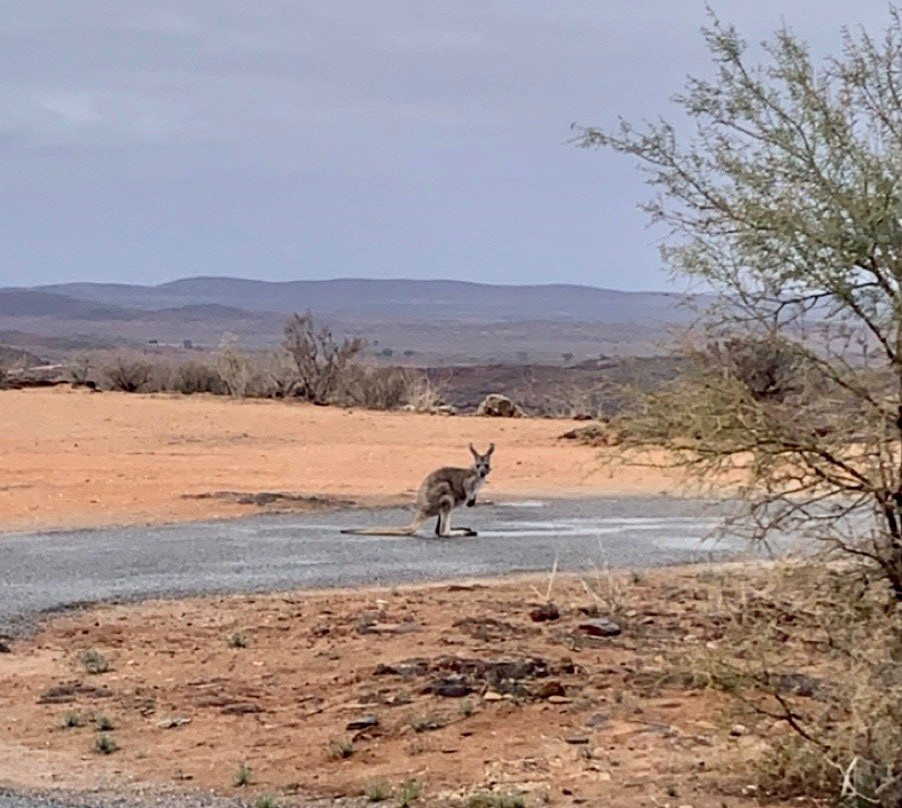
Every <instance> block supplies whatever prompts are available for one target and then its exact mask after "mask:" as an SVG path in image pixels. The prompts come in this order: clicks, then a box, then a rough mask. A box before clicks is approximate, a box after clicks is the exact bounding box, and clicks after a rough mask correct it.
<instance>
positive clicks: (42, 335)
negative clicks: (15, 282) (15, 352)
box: [0, 277, 692, 365]
mask: <svg viewBox="0 0 902 808" xmlns="http://www.w3.org/2000/svg"><path fill="white" fill-rule="evenodd" d="M680 303H681V298H680V296H679V295H676V294H669V293H664V292H620V291H615V290H611V289H599V288H595V287H590V286H576V285H571V284H546V285H532V286H505V285H498V284H481V283H466V282H461V281H448V280H435V281H420V280H367V279H339V280H328V281H285V282H270V281H257V280H247V279H242V278H213V277H200V278H185V279H182V280H177V281H172V282H171V283H164V284H160V285H158V286H140V285H131V284H109V283H65V284H54V285H50V286H37V287H29V288H6V289H0V332H4V331H5V332H6V333H8V334H17V335H19V336H18V337H17V338H16V339H15V344H16V345H18V346H21V347H23V348H30V349H32V350H44V349H45V348H47V347H49V346H51V345H56V346H64V345H71V346H72V348H73V349H74V348H75V347H76V346H79V347H82V346H85V345H91V344H92V342H96V344H97V345H111V344H125V343H127V344H132V345H142V344H146V343H154V344H160V345H163V344H169V345H182V344H188V343H190V344H192V345H194V346H201V347H210V346H215V345H216V344H218V342H219V340H220V339H221V338H222V335H223V334H224V333H226V332H230V333H233V334H235V335H236V336H237V337H238V338H239V339H240V340H241V342H242V344H243V345H245V346H247V347H270V346H272V345H274V344H277V343H278V341H279V340H280V339H281V336H282V326H283V325H284V322H285V319H286V317H287V315H288V314H290V313H291V312H294V311H299V312H303V311H306V310H308V309H309V310H311V311H313V313H314V315H315V316H316V318H317V320H318V321H319V322H321V323H328V324H329V325H330V326H332V328H333V330H334V331H335V332H336V333H337V334H352V333H353V334H360V335H362V336H364V337H365V338H366V339H367V340H368V341H369V344H370V352H371V355H372V356H373V357H374V358H375V359H377V360H379V361H403V362H405V363H407V364H420V365H425V364H431V365H436V364H438V365H452V364H455V365H468V364H482V363H495V362H501V363H507V362H516V363H519V364H524V363H526V362H542V361H544V362H548V361H551V362H560V361H561V359H562V357H563V356H564V355H568V356H572V357H574V358H575V359H576V360H577V361H578V360H580V359H585V358H590V357H593V356H597V355H598V354H599V353H606V354H611V355H621V356H628V355H634V356H650V355H654V354H658V353H661V352H662V350H663V349H662V347H661V346H662V345H663V344H666V343H668V342H669V341H671V339H672V332H673V331H674V329H680V328H682V327H684V326H685V325H686V324H687V323H688V322H689V321H690V318H691V316H692V315H691V312H690V310H689V309H688V308H686V307H683V306H681V305H680Z"/></svg>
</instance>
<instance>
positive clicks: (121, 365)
mask: <svg viewBox="0 0 902 808" xmlns="http://www.w3.org/2000/svg"><path fill="white" fill-rule="evenodd" d="M101 372H102V373H103V376H104V379H105V380H106V383H107V387H108V388H109V389H110V390H121V391H122V392H124V393H138V392H141V391H143V390H144V389H145V387H146V385H147V384H148V382H149V381H150V379H151V375H152V372H153V366H152V365H151V363H150V362H148V361H147V360H146V359H144V358H142V357H140V356H136V355H133V354H126V353H119V354H116V355H115V356H114V357H113V358H112V359H110V360H109V361H107V362H106V363H105V364H104V365H103V367H102V368H101Z"/></svg>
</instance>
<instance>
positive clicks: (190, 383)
mask: <svg viewBox="0 0 902 808" xmlns="http://www.w3.org/2000/svg"><path fill="white" fill-rule="evenodd" d="M172 387H173V389H174V390H175V391H177V392H179V393H182V394H184V395H192V394H193V393H212V394H213V395H225V394H227V393H228V388H227V387H226V385H225V382H223V380H222V378H221V377H220V375H219V373H217V372H216V369H215V368H213V367H211V366H210V365H208V364H206V363H205V362H198V361H196V360H194V359H191V360H189V361H187V362H183V363H181V364H180V365H179V366H178V367H177V368H176V369H175V372H174V373H173V376H172Z"/></svg>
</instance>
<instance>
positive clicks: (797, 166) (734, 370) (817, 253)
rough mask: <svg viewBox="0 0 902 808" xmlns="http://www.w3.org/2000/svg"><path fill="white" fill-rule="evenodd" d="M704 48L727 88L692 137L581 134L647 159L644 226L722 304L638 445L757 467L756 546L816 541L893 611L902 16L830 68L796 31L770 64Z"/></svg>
mask: <svg viewBox="0 0 902 808" xmlns="http://www.w3.org/2000/svg"><path fill="white" fill-rule="evenodd" d="M704 36H705V38H706V41H707V44H708V47H709V49H710V52H711V55H712V56H713V62H714V65H715V67H716V74H715V76H714V77H713V78H712V79H695V78H693V79H689V81H688V83H687V85H686V89H685V91H684V92H683V93H682V94H680V95H678V96H676V98H675V100H676V102H677V103H678V104H679V105H680V106H681V107H682V109H683V110H684V112H685V113H686V115H687V116H688V119H689V121H690V122H691V124H692V131H691V133H690V134H689V135H687V136H685V137H683V136H681V135H680V134H678V131H677V128H676V127H675V126H674V125H672V124H670V123H668V122H666V121H659V122H655V123H646V124H644V125H642V126H641V127H636V126H634V125H632V124H630V123H628V122H626V121H623V120H621V122H620V125H619V127H618V128H616V129H615V130H613V131H606V130H603V129H598V128H594V127H589V128H584V129H580V130H579V132H578V138H577V139H578V142H579V143H580V145H582V146H586V147H596V146H605V147H611V148H613V149H615V150H617V151H619V152H622V153H625V154H628V155H633V156H634V157H637V158H639V164H640V168H641V169H642V170H643V171H644V172H645V173H646V175H647V179H648V182H649V183H650V184H651V185H652V186H653V187H654V188H655V189H656V191H657V193H656V195H655V196H654V198H653V199H652V200H651V201H650V202H649V203H647V205H645V209H646V210H647V212H648V213H649V214H650V215H651V219H652V220H653V221H654V222H657V223H661V224H663V225H665V226H666V227H667V228H668V229H669V234H670V235H669V238H668V239H667V245H666V246H665V247H664V248H663V250H662V253H663V257H664V258H665V260H666V261H667V262H668V264H669V265H670V267H671V268H672V269H673V270H674V272H675V273H677V274H680V275H686V276H689V277H691V278H694V279H698V280H701V281H702V282H703V284H704V285H706V286H708V287H709V288H711V289H713V290H714V291H715V292H716V293H717V302H716V303H715V304H714V305H713V306H712V307H711V308H710V309H709V310H707V311H706V312H705V313H704V315H703V316H702V318H701V322H702V323H703V325H704V327H705V328H706V329H707V332H708V333H707V338H706V339H705V340H702V341H701V342H702V344H705V345H706V347H705V348H703V349H701V350H699V352H698V357H699V358H700V359H701V360H702V361H701V362H700V363H699V366H698V373H697V375H696V378H695V379H694V380H693V381H692V383H688V382H684V383H683V384H682V385H681V386H680V387H679V389H675V390H671V391H669V392H668V393H667V394H666V396H667V401H666V407H664V408H660V407H659V408H658V409H657V410H656V412H657V413H658V415H659V417H657V418H651V419H650V418H645V419H641V418H640V419H638V422H637V424H634V426H636V427H638V426H644V427H645V429H644V430H642V429H639V430H638V433H639V434H640V435H642V436H644V438H654V439H655V440H659V441H660V440H664V441H665V442H666V443H667V444H668V445H669V446H670V447H671V448H673V449H676V450H678V451H679V452H680V457H681V458H682V460H683V461H685V462H686V463H688V464H689V465H690V466H692V467H693V468H695V469H696V470H698V471H700V472H702V473H704V474H707V473H709V472H718V471H723V470H724V469H726V468H735V467H736V466H737V465H739V466H742V467H743V468H745V469H746V470H747V471H748V472H749V474H748V476H747V480H748V486H747V487H746V489H745V494H746V499H747V501H748V503H749V504H750V506H751V510H752V514H753V516H754V517H755V518H754V520H752V522H751V523H752V524H754V525H755V528H756V535H757V536H759V537H764V536H766V535H768V534H769V533H770V532H772V531H774V530H776V529H786V528H793V529H804V530H805V531H807V532H808V533H809V534H813V535H814V536H815V538H817V539H819V540H820V541H821V542H822V545H821V546H823V547H825V548H831V549H838V550H839V551H841V552H842V553H844V554H846V557H849V556H855V557H857V558H858V559H860V560H862V562H864V563H863V567H866V568H869V569H870V570H872V571H873V570H876V571H877V573H878V575H879V577H881V579H883V580H885V581H886V582H888V584H889V585H890V587H891V588H892V591H893V593H894V597H895V599H896V600H897V601H898V600H900V599H902V187H900V183H902V28H900V14H899V10H898V8H896V7H891V8H890V22H889V26H888V27H887V29H886V31H885V32H884V34H883V36H882V38H874V37H872V36H870V35H868V34H867V33H866V32H864V31H855V32H850V31H848V30H846V31H844V35H843V49H842V53H841V55H840V56H839V57H836V58H831V59H828V60H826V61H825V62H824V63H823V64H822V65H820V66H817V67H816V66H815V65H814V64H813V62H812V57H811V55H810V52H809V51H808V49H807V48H806V47H805V46H804V45H803V43H801V42H800V41H799V40H798V39H797V38H796V37H795V36H794V35H793V34H792V33H791V32H790V31H788V30H786V29H784V30H781V31H779V32H777V34H776V36H775V38H774V39H773V40H772V41H771V42H769V43H764V48H765V53H766V56H765V63H764V64H763V65H752V64H750V63H749V54H748V49H747V46H746V43H745V42H744V41H743V40H742V39H741V38H740V36H739V35H738V34H737V32H736V30H735V29H734V28H733V27H731V26H728V25H725V24H722V23H721V22H720V21H718V20H717V19H716V17H713V15H712V24H711V25H710V27H709V28H707V29H705V30H704ZM657 403H658V404H661V403H662V402H661V401H660V400H659V401H658V402H657ZM662 412H666V417H664V416H661V415H660V414H661V413H662ZM650 413H651V409H649V410H647V411H646V414H650ZM634 434H635V433H634Z"/></svg>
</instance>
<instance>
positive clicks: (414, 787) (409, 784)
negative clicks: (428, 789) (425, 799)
mask: <svg viewBox="0 0 902 808" xmlns="http://www.w3.org/2000/svg"><path fill="white" fill-rule="evenodd" d="M422 793H423V787H422V786H421V785H420V784H419V783H418V782H417V781H416V780H414V779H413V778H410V777H408V778H407V779H406V780H405V781H404V782H403V783H401V785H400V786H399V788H398V793H397V797H398V805H399V806H401V808H407V806H409V805H413V803H415V802H416V801H417V800H418V799H419V798H420V796H421V795H422Z"/></svg>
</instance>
